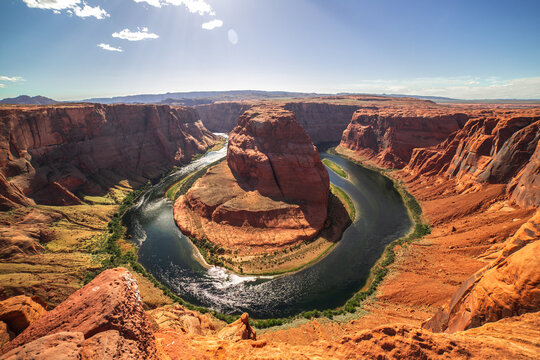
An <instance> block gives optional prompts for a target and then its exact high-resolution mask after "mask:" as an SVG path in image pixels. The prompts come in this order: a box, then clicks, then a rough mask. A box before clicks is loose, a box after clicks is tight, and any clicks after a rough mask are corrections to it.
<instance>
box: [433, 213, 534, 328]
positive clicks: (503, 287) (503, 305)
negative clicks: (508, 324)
mask: <svg viewBox="0 0 540 360" xmlns="http://www.w3.org/2000/svg"><path fill="white" fill-rule="evenodd" d="M539 239H540V211H538V212H537V213H536V215H534V216H533V217H532V218H531V219H530V220H529V221H528V222H527V223H525V224H524V225H523V226H522V227H521V228H520V229H519V230H518V231H517V232H516V234H514V236H512V237H511V238H509V239H508V240H507V241H506V242H505V246H504V247H503V249H502V250H501V251H500V253H499V256H498V257H497V259H496V260H495V261H493V262H492V263H491V264H490V265H488V266H486V267H485V268H483V269H482V270H480V271H478V272H477V273H476V274H474V275H473V276H472V277H471V278H469V279H468V280H467V281H465V282H464V283H463V284H462V285H461V287H460V289H459V290H458V291H457V292H456V293H455V294H454V296H453V297H452V300H451V301H450V305H449V307H448V310H441V311H439V312H438V313H437V314H436V315H435V316H434V317H433V318H432V319H430V320H429V321H428V322H426V323H425V324H424V326H425V327H426V328H428V329H430V330H433V331H446V332H450V333H452V332H456V331H461V330H466V329H469V328H473V327H477V326H481V325H483V324H485V323H487V322H494V321H497V320H500V319H502V318H505V317H511V316H516V315H521V314H524V313H527V312H534V311H538V309H539V308H540V290H539V289H540V273H539V272H538V268H539V267H540V259H539V258H538V254H539V253H540V241H538V240H539Z"/></svg>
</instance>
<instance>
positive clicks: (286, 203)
mask: <svg viewBox="0 0 540 360" xmlns="http://www.w3.org/2000/svg"><path fill="white" fill-rule="evenodd" d="M328 194H329V180H328V173H327V171H326V169H325V168H324V166H323V165H322V163H321V161H320V158H319V155H318V152H317V150H316V148H315V146H313V144H312V143H311V141H310V139H309V136H308V135H307V134H306V132H305V131H304V130H303V129H302V128H301V127H300V125H299V124H298V122H297V121H296V119H295V117H294V115H293V114H292V113H291V112H289V111H286V110H283V109H281V108H278V107H268V106H265V107H255V108H252V109H250V110H248V111H247V112H246V113H244V115H242V117H241V118H240V120H239V123H238V126H237V127H236V128H235V129H234V130H233V132H232V133H231V135H230V139H229V148H228V153H227V162H226V163H221V164H219V165H217V166H215V167H213V168H211V169H209V170H208V172H207V173H206V175H205V176H204V177H203V178H201V179H199V180H198V181H197V182H196V183H195V184H194V185H193V187H192V188H191V189H190V190H189V191H188V192H187V193H186V195H184V196H181V197H180V198H179V199H178V200H177V201H176V203H175V206H174V218H175V221H176V223H177V225H178V226H179V227H180V229H181V230H182V231H183V232H184V233H185V234H188V235H191V236H194V237H196V238H198V239H202V238H205V239H208V240H210V241H211V242H213V243H215V244H218V245H220V246H222V247H224V248H229V249H236V250H249V251H270V250H275V249H280V248H283V247H286V246H290V245H293V244H295V243H297V242H299V241H303V240H309V239H311V238H313V237H314V236H315V235H316V234H317V233H318V232H319V230H321V228H322V227H323V225H324V223H325V220H326V215H327V206H328Z"/></svg>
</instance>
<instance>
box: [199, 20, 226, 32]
mask: <svg viewBox="0 0 540 360" xmlns="http://www.w3.org/2000/svg"><path fill="white" fill-rule="evenodd" d="M222 26H223V21H221V20H219V19H214V20H210V21H208V22H205V23H204V24H202V25H201V27H202V28H203V29H206V30H213V29H215V28H218V27H222Z"/></svg>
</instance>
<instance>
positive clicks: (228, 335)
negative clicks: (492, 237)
mask: <svg viewBox="0 0 540 360" xmlns="http://www.w3.org/2000/svg"><path fill="white" fill-rule="evenodd" d="M217 336H218V337H219V338H221V339H225V340H232V341H238V340H257V333H256V332H255V330H254V329H253V328H252V327H251V325H249V315H248V313H243V314H242V316H240V319H238V320H236V321H234V322H233V323H231V324H229V325H227V326H225V327H224V328H223V329H221V331H220V332H219V333H218V334H217Z"/></svg>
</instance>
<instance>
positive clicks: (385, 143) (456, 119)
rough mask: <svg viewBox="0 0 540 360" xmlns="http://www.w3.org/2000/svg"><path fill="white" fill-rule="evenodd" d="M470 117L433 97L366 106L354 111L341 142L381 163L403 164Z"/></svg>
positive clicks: (447, 134)
mask: <svg viewBox="0 0 540 360" xmlns="http://www.w3.org/2000/svg"><path fill="white" fill-rule="evenodd" d="M467 119H468V116H467V115H466V114H464V113H463V112H461V111H460V110H459V109H453V108H449V107H443V106H439V105H435V104H434V103H432V102H429V101H419V100H416V101H415V100H409V101H408V102H389V103H382V104H380V105H378V104H374V105H369V106H364V107H362V108H360V109H358V110H357V111H356V112H355V113H354V115H353V117H352V120H351V122H350V124H349V125H348V126H347V129H346V130H345V131H344V132H343V136H342V138H341V143H340V146H341V147H343V148H346V149H349V150H352V151H354V152H356V153H358V154H360V155H362V156H363V157H365V158H366V159H368V160H372V161H373V162H375V163H376V164H377V165H379V166H383V167H390V168H396V167H397V168H401V167H404V166H405V165H406V164H407V163H408V162H409V160H410V158H411V155H412V151H413V149H414V148H419V147H428V146H434V145H437V144H439V143H440V142H441V141H444V140H445V139H446V138H447V137H448V136H449V135H450V134H452V133H453V132H455V131H457V130H459V129H460V128H462V127H463V125H464V124H465V122H466V121H467Z"/></svg>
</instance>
